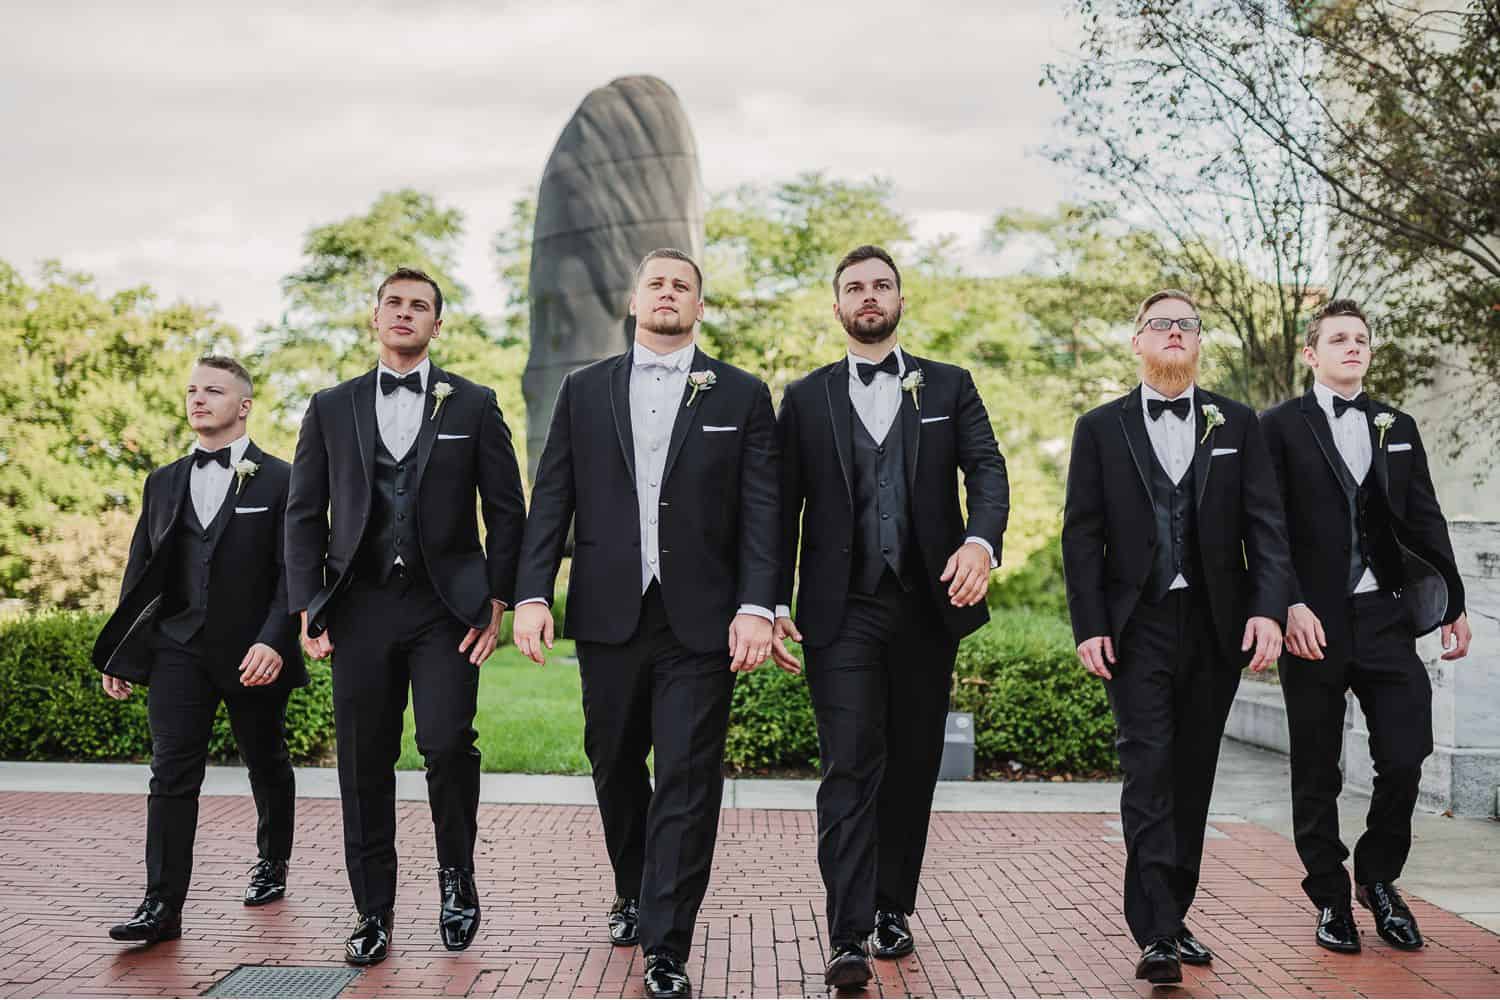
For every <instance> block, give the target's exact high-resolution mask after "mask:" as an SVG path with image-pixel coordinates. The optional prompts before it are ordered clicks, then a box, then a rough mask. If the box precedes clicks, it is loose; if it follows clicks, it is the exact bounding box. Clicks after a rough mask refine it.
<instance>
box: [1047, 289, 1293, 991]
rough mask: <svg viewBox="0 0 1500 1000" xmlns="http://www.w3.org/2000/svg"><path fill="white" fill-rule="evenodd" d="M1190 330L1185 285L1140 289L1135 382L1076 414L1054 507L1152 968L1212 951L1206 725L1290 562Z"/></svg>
mask: <svg viewBox="0 0 1500 1000" xmlns="http://www.w3.org/2000/svg"><path fill="white" fill-rule="evenodd" d="M1201 330H1202V320H1201V319H1200V318H1199V316H1198V309H1197V307H1196V305H1195V304H1194V303H1193V299H1192V297H1191V296H1190V295H1188V294H1187V293H1185V292H1181V291H1178V290H1176V289H1163V290H1162V291H1159V292H1156V293H1155V294H1153V295H1151V296H1150V297H1149V298H1147V299H1146V301H1145V302H1143V303H1142V304H1141V307H1140V309H1139V310H1138V311H1137V313H1136V320H1135V327H1134V330H1133V336H1132V338H1131V344H1132V347H1133V349H1134V351H1135V353H1136V355H1137V357H1139V358H1140V370H1141V384H1140V385H1139V386H1137V387H1136V388H1135V389H1133V390H1131V391H1130V392H1129V393H1127V394H1126V395H1125V396H1122V397H1121V398H1119V399H1116V400H1113V401H1111V402H1109V403H1105V404H1104V405H1103V406H1100V407H1097V408H1095V409H1093V410H1091V411H1089V412H1088V413H1086V414H1084V415H1083V416H1082V417H1080V418H1079V419H1078V423H1077V426H1076V427H1075V429H1074V433H1073V452H1072V457H1071V459H1070V462H1069V466H1068V485H1067V498H1066V501H1065V505H1064V511H1063V530H1062V548H1063V571H1064V574H1065V576H1066V578H1067V596H1068V612H1069V615H1070V616H1071V618H1072V622H1073V635H1074V638H1075V640H1076V641H1077V643H1078V657H1079V659H1080V661H1082V663H1083V666H1084V668H1085V669H1086V670H1088V671H1089V673H1091V674H1094V675H1095V676H1097V677H1099V678H1100V679H1101V680H1103V681H1104V684H1105V690H1106V692H1107V693H1108V695H1109V703H1110V708H1111V710H1112V711H1113V712H1114V716H1115V723H1116V725H1117V727H1118V731H1119V736H1118V740H1117V742H1116V746H1117V747H1118V748H1119V752H1120V769H1121V770H1122V771H1123V772H1124V776H1125V785H1124V789H1123V791H1122V793H1121V796H1120V818H1121V822H1122V824H1123V826H1124V832H1125V857H1126V860H1125V892H1124V896H1125V899H1124V902H1125V918H1126V921H1127V923H1128V924H1129V925H1130V930H1131V933H1132V934H1133V935H1134V937H1135V939H1136V943H1137V944H1138V945H1139V946H1140V947H1141V949H1142V952H1141V958H1140V961H1139V962H1138V963H1137V965H1136V972H1135V974H1136V978H1138V979H1145V980H1147V981H1149V982H1151V983H1175V982H1180V981H1181V979H1182V969H1181V963H1183V962H1188V963H1190V964H1207V963H1209V962H1210V961H1212V958H1213V956H1212V953H1211V952H1210V951H1209V949H1208V948H1207V947H1205V946H1204V945H1203V944H1202V942H1200V941H1199V940H1198V939H1197V938H1196V937H1195V936H1194V935H1193V933H1192V931H1190V930H1189V929H1188V927H1187V924H1186V918H1187V913H1188V909H1189V908H1190V907H1191V905H1192V902H1193V899H1194V896H1195V895H1196V893H1197V888H1198V873H1199V864H1200V861H1201V858H1202V854H1203V836H1204V830H1205V826H1206V824H1207V821H1208V803H1209V797H1210V795H1211V793H1212V791H1213V780H1214V770H1215V767H1216V765H1217V762H1218V757H1219V740H1220V738H1221V737H1222V735H1223V732H1224V723H1225V720H1226V719H1227V717H1228V714H1229V708H1230V705H1231V704H1232V702H1233V700H1234V693H1235V690H1236V688H1237V687H1238V685H1239V678H1240V670H1241V669H1242V668H1243V667H1245V666H1247V665H1248V666H1249V667H1250V668H1251V669H1252V670H1257V671H1258V670H1264V669H1265V668H1266V667H1267V666H1269V665H1270V664H1271V663H1273V662H1275V659H1276V655H1277V653H1278V652H1280V649H1281V622H1282V620H1283V618H1284V616H1285V614H1286V593H1287V586H1288V578H1289V575H1290V571H1291V567H1290V560H1289V556H1288V553H1287V541H1286V527H1285V524H1284V523H1283V520H1282V513H1281V503H1280V498H1279V497H1278V496H1277V493H1276V484H1275V474H1274V472H1273V471H1272V469H1271V463H1270V458H1269V456H1268V455H1267V454H1266V446H1265V442H1264V441H1263V440H1262V439H1261V435H1260V426H1259V424H1258V423H1257V422H1256V419H1255V413H1254V411H1253V410H1251V409H1250V408H1249V407H1247V406H1245V405H1244V404H1242V403H1237V402H1234V401H1233V400H1230V399H1226V398H1224V397H1223V396H1219V395H1217V394H1214V393H1210V392H1207V391H1205V390H1203V389H1202V388H1200V387H1198V386H1197V384H1196V381H1197V374H1198V355H1199V345H1200V339H1199V338H1200V335H1201Z"/></svg>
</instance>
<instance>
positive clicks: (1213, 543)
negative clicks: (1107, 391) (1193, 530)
mask: <svg viewBox="0 0 1500 1000" xmlns="http://www.w3.org/2000/svg"><path fill="white" fill-rule="evenodd" d="M1194 392H1195V396H1196V398H1195V401H1194V406H1196V407H1197V408H1198V413H1197V415H1196V418H1195V419H1196V423H1195V427H1196V429H1197V431H1196V432H1197V436H1198V441H1197V447H1196V450H1195V451H1194V453H1193V474H1194V476H1195V477H1196V480H1195V484H1196V487H1197V498H1196V502H1197V517H1198V555H1199V557H1200V559H1201V564H1202V568H1203V574H1204V580H1203V582H1202V589H1203V591H1204V594H1205V596H1206V597H1207V598H1208V605H1209V609H1210V611H1211V613H1212V615H1213V624H1214V627H1215V630H1216V632H1217V634H1218V637H1219V644H1220V647H1221V651H1222V653H1223V655H1224V656H1225V658H1226V659H1229V660H1232V661H1234V662H1235V664H1236V668H1238V667H1241V666H1243V665H1244V664H1246V663H1248V662H1249V659H1250V655H1251V654H1250V653H1241V652H1240V640H1241V638H1242V637H1243V635H1244V631H1245V620H1246V619H1247V618H1249V617H1252V616H1260V617H1265V618H1271V619H1274V620H1275V621H1277V622H1280V623H1282V625H1283V626H1284V625H1285V624H1286V609H1287V593H1288V589H1289V587H1290V585H1291V556H1290V554H1289V553H1288V551H1287V535H1286V523H1285V521H1284V519H1283V515H1282V511H1281V497H1280V495H1279V493H1278V492H1277V488H1276V474H1275V472H1274V470H1273V469H1272V468H1271V458H1270V455H1268V454H1267V452H1266V444H1265V441H1264V439H1263V438H1262V437H1261V431H1260V424H1259V422H1258V421H1257V420H1256V416H1255V411H1254V410H1252V409H1250V408H1249V407H1248V406H1245V405H1244V404H1243V403H1237V402H1235V401H1234V400H1232V399H1226V398H1224V397H1223V396H1219V395H1217V394H1215V393H1211V392H1206V391H1204V390H1203V389H1202V388H1201V387H1200V388H1197V389H1195V390H1194ZM1209 404H1212V405H1215V406H1217V407H1218V408H1219V411H1220V413H1221V414H1222V415H1223V417H1224V423H1223V424H1221V425H1219V426H1218V427H1215V428H1214V429H1212V430H1210V431H1208V433H1207V435H1205V434H1204V430H1205V429H1206V423H1207V421H1206V420H1205V418H1204V415H1203V407H1204V406H1206V405H1209ZM1162 419H1163V420H1167V419H1172V420H1175V419H1176V418H1175V417H1167V416H1163V417H1162ZM1151 461H1152V458H1151V437H1150V435H1149V434H1148V433H1147V431H1146V425H1145V423H1144V421H1143V418H1142V414H1141V390H1140V387H1139V386H1137V387H1136V388H1135V389H1134V390H1133V391H1131V392H1130V393H1128V394H1126V395H1125V396H1122V397H1120V398H1119V399H1116V400H1114V401H1113V402H1109V403H1106V404H1104V405H1103V406H1100V407H1097V408H1095V409H1093V410H1090V411H1089V412H1088V413H1085V414H1084V415H1083V416H1082V417H1079V418H1078V423H1077V425H1076V426H1075V427H1074V430H1073V454H1072V457H1071V459H1070V461H1069V465H1068V486H1067V498H1066V500H1065V502H1064V508H1063V529H1062V550H1063V573H1064V575H1065V577H1066V578H1067V592H1068V614H1069V615H1070V617H1071V618H1072V620H1073V637H1074V639H1075V640H1076V641H1077V642H1079V643H1082V642H1083V641H1084V640H1085V639H1090V638H1093V637H1094V636H1100V635H1107V636H1110V637H1111V639H1112V640H1113V642H1114V644H1115V648H1116V650H1117V651H1118V649H1119V642H1120V632H1121V631H1122V630H1123V629H1124V628H1125V623H1126V622H1127V621H1129V620H1130V616H1131V614H1132V613H1133V612H1134V611H1135V608H1136V604H1137V602H1138V601H1139V599H1140V595H1141V589H1142V588H1143V587H1144V586H1145V583H1146V580H1147V578H1148V577H1149V576H1150V573H1151V564H1152V560H1153V556H1154V552H1155V548H1156V544H1157V539H1156V518H1155V513H1154V512H1155V507H1154V506H1153V500H1152V496H1151V488H1150V469H1151ZM1340 502H1342V500H1341V501H1340Z"/></svg>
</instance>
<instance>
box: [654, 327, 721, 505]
mask: <svg viewBox="0 0 1500 1000" xmlns="http://www.w3.org/2000/svg"><path fill="white" fill-rule="evenodd" d="M717 367H718V366H717V364H715V363H714V362H712V361H710V360H709V357H708V355H706V354H704V353H703V351H702V349H700V348H697V347H695V348H693V363H692V365H691V366H690V367H689V368H688V371H689V372H701V371H704V370H705V369H707V370H710V371H712V370H714V369H715V368H717ZM715 374H717V372H715ZM692 392H693V386H692V384H691V383H690V382H684V383H683V386H682V402H681V403H679V404H678V406H677V415H676V416H675V417H673V418H672V443H671V444H670V445H668V446H667V464H666V465H665V466H663V468H662V470H661V481H662V482H664V483H665V482H666V481H667V478H668V477H669V476H671V475H672V466H674V465H676V464H677V456H678V455H679V454H681V452H682V446H683V444H684V443H685V442H686V441H687V436H688V431H690V430H692V429H693V428H694V427H697V426H698V425H699V424H701V423H703V404H704V402H705V401H706V400H707V398H708V397H709V396H711V395H712V394H713V390H712V389H706V390H701V391H699V393H698V398H697V399H695V400H693V405H692V406H689V405H687V401H688V398H689V397H690V396H691V395H692Z"/></svg>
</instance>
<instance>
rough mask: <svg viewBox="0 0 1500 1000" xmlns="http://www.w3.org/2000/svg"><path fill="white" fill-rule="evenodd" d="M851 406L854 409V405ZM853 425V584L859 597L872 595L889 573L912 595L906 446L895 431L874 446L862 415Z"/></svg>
mask: <svg viewBox="0 0 1500 1000" xmlns="http://www.w3.org/2000/svg"><path fill="white" fill-rule="evenodd" d="M851 405H852V404H851ZM852 417H853V420H852V421H851V422H852V423H853V425H854V436H853V444H854V463H853V464H854V476H853V480H854V481H853V483H852V484H851V485H852V487H853V494H854V496H853V499H854V552H853V559H852V560H851V561H852V564H853V565H852V573H851V580H850V582H851V583H852V584H853V586H854V589H855V590H856V591H857V592H859V593H861V594H873V593H875V590H876V588H878V587H879V586H880V578H881V576H882V575H884V573H885V571H886V570H887V569H889V570H890V571H891V573H892V574H894V575H895V577H896V579H897V580H899V581H900V582H901V588H902V589H903V590H910V589H911V586H912V574H911V572H910V566H909V565H908V561H909V560H910V559H911V557H912V556H913V555H914V553H913V551H912V550H913V546H912V544H911V503H910V501H909V494H908V493H907V488H906V446H905V442H904V441H903V440H902V435H901V430H900V428H899V427H898V426H897V425H896V424H894V423H893V424H892V425H891V429H890V431H889V432H887V434H886V436H885V440H884V441H881V442H876V440H875V438H874V437H873V436H872V435H871V434H870V432H869V430H868V429H867V428H866V427H865V422H864V421H863V420H861V419H860V418H859V414H858V413H854V414H852Z"/></svg>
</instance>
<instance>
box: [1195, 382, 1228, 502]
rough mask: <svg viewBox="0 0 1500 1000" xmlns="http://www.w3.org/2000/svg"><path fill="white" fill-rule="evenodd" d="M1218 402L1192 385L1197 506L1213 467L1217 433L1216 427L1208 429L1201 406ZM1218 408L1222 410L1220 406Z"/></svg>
mask: <svg viewBox="0 0 1500 1000" xmlns="http://www.w3.org/2000/svg"><path fill="white" fill-rule="evenodd" d="M1218 402H1219V401H1218V400H1217V399H1215V398H1214V397H1213V396H1211V395H1209V394H1208V393H1206V392H1204V391H1203V389H1202V388H1200V387H1198V386H1194V387H1193V408H1194V409H1196V410H1197V411H1198V413H1197V417H1196V419H1195V420H1194V421H1193V434H1194V435H1196V440H1195V441H1194V443H1193V481H1194V482H1195V483H1196V484H1197V489H1198V497H1197V504H1198V506H1199V507H1202V506H1203V494H1204V492H1205V491H1206V490H1207V489H1208V474H1209V472H1210V471H1211V470H1212V469H1213V467H1214V463H1213V462H1212V461H1211V459H1212V458H1213V456H1214V437H1215V435H1217V434H1218V433H1219V428H1218V427H1215V428H1213V429H1209V427H1208V417H1207V416H1206V415H1205V414H1204V412H1203V408H1204V407H1205V406H1208V405H1213V406H1218ZM1219 409H1220V412H1223V408H1222V407H1219ZM1220 426H1223V425H1222V424H1221V425H1220Z"/></svg>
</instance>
